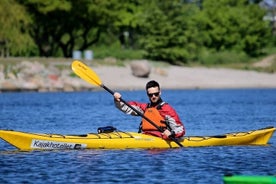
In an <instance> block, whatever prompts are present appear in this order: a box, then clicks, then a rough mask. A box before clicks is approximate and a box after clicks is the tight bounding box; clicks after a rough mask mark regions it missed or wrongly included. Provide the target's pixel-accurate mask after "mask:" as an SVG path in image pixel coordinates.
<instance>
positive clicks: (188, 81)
mask: <svg viewBox="0 0 276 184" xmlns="http://www.w3.org/2000/svg"><path fill="white" fill-rule="evenodd" d="M70 64H71V63H68V62H67V63H63V64H61V63H58V64H57V63H51V62H49V64H48V63H47V64H41V63H39V62H30V61H22V62H18V63H16V64H13V65H7V64H5V65H4V64H1V63H0V92H1V91H2V92H6V91H38V92H44V91H83V90H96V89H100V88H99V87H97V86H93V85H91V84H88V83H87V82H85V81H83V80H82V79H80V78H79V77H77V76H76V75H74V74H73V71H72V70H71V66H70ZM93 70H94V71H95V72H96V73H97V74H98V75H99V77H100V78H101V80H102V82H103V83H104V84H105V85H106V86H108V87H109V88H111V89H114V90H138V89H144V86H145V84H146V82H148V81H149V80H152V79H154V80H157V81H159V82H160V84H161V86H162V88H163V89H207V88H276V74H268V73H259V72H255V71H241V70H233V69H224V68H220V69H218V68H216V69H214V68H203V67H202V68H190V67H178V66H169V67H151V72H150V74H149V77H137V76H134V75H133V71H132V69H131V67H130V66H125V67H118V66H97V67H93Z"/></svg>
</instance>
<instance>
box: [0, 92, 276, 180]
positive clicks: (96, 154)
mask: <svg viewBox="0 0 276 184" xmlns="http://www.w3.org/2000/svg"><path fill="white" fill-rule="evenodd" d="M121 93H122V94H123V98H124V99H125V100H130V99H131V100H138V101H147V97H146V96H145V93H144V91H135V92H126V91H122V92H121ZM162 96H163V99H164V100H165V101H167V102H169V103H170V104H171V105H173V106H174V107H175V109H176V110H177V111H178V112H179V114H180V116H181V119H182V121H183V122H184V124H185V126H186V129H187V133H186V135H217V134H222V133H228V132H235V131H247V130H251V129H258V128H263V127H267V126H276V123H275V122H276V89H247V90H245V89H243V90H242V89H236V90H166V91H165V90H164V91H163V93H162ZM139 121H140V118H139V117H133V116H127V115H125V114H123V113H122V112H120V111H118V110H117V109H116V108H115V107H114V105H113V98H112V96H111V95H110V94H109V93H107V92H105V91H99V92H74V93H2V94H0V129H13V130H20V131H27V132H41V133H59V134H83V133H88V132H96V130H97V128H98V127H101V126H108V125H112V126H115V127H117V128H118V129H120V130H125V131H137V128H138V124H139ZM229 173H232V174H248V175H267V174H276V137H275V135H274V136H273V137H272V138H271V140H270V142H269V146H219V147H203V148H183V149H169V150H78V151H76V150H63V151H32V152H21V151H17V150H16V149H15V148H14V147H12V146H10V145H9V144H7V143H6V142H4V141H2V140H0V176H1V177H0V183H137V184H142V183H146V182H148V183H179V182H186V183H223V181H222V177H223V175H224V174H229Z"/></svg>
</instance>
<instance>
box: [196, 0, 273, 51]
mask: <svg viewBox="0 0 276 184" xmlns="http://www.w3.org/2000/svg"><path fill="white" fill-rule="evenodd" d="M264 15H265V11H264V10H262V9H261V8H260V7H259V6H258V5H257V4H249V3H248V1H247V0H221V1H216V0H206V1H203V10H202V11H201V12H200V13H199V14H198V17H199V20H198V21H199V22H201V24H200V29H202V30H204V31H205V32H206V33H205V35H206V39H204V45H205V46H206V47H207V48H213V49H215V50H216V51H225V50H235V51H238V52H245V53H247V54H249V55H251V56H254V55H259V54H261V52H262V48H263V47H265V46H266V45H267V42H268V41H269V39H270V38H271V34H270V33H271V29H270V27H269V24H268V22H265V21H263V17H264Z"/></svg>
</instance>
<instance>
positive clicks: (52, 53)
mask: <svg viewBox="0 0 276 184" xmlns="http://www.w3.org/2000/svg"><path fill="white" fill-rule="evenodd" d="M265 14H266V12H265V10H264V9H262V8H261V7H260V6H259V1H250V0H219V1H217V0H204V1H198V0H189V1H188V0H185V1H179V0H170V1H159V0H150V1H149V0H136V1H133V0H78V1H76V0H10V1H9V0H2V1H0V26H1V28H4V29H1V30H0V41H1V40H5V41H6V42H5V43H6V46H7V47H8V48H9V49H10V50H11V54H12V55H14V56H16V55H26V54H28V55H34V56H37V55H39V56H46V57H60V56H63V57H68V58H70V57H71V56H72V53H73V51H74V50H80V51H85V50H91V49H92V50H97V52H95V56H96V57H106V56H115V57H119V58H120V59H126V58H127V57H130V58H134V57H137V58H141V54H144V55H143V57H144V58H147V59H151V60H161V61H166V62H169V63H171V64H186V63H191V62H200V63H206V62H207V63H225V62H236V61H244V60H245V58H247V57H248V56H251V57H256V56H260V55H262V54H263V53H264V50H265V49H264V48H266V47H268V46H269V44H271V43H273V40H274V44H275V40H276V39H275V36H274V39H273V37H272V34H271V33H272V27H270V25H269V22H267V21H264V20H263V17H264V16H265ZM102 48H105V49H103V50H100V49H102ZM106 48H109V49H106ZM136 50H137V51H138V53H137V54H133V53H134V52H135V51H136ZM230 54H233V55H234V57H233V56H230ZM205 57H206V58H205Z"/></svg>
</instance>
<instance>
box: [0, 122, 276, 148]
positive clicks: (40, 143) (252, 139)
mask: <svg viewBox="0 0 276 184" xmlns="http://www.w3.org/2000/svg"><path fill="white" fill-rule="evenodd" d="M274 131H275V127H267V128H262V129H258V130H251V131H247V132H234V133H226V134H223V135H217V136H184V137H183V138H181V139H178V141H179V143H181V144H182V145H183V146H184V147H200V146H228V145H266V144H267V143H268V141H269V139H270V138H271V136H272V135H273V133H274ZM0 138H2V139H3V140H5V141H6V142H8V143H10V144H11V145H13V146H15V147H16V148H18V149H20V150H54V149H156V148H157V149H166V148H177V147H179V145H177V144H176V143H175V142H174V141H168V140H163V139H161V138H159V137H154V136H150V135H145V134H141V133H135V132H123V131H118V130H114V131H112V132H102V133H89V134H84V135H60V134H43V133H27V132H21V131H13V130H0Z"/></svg>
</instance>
